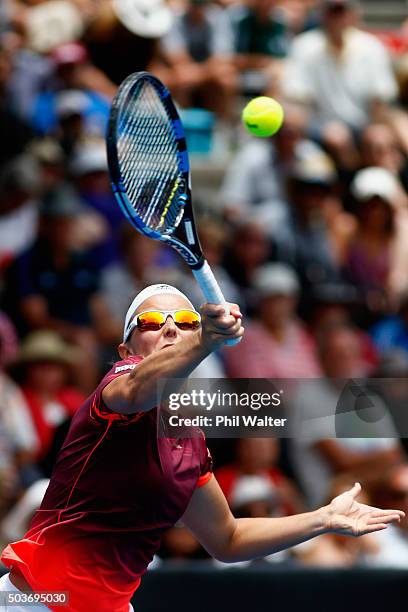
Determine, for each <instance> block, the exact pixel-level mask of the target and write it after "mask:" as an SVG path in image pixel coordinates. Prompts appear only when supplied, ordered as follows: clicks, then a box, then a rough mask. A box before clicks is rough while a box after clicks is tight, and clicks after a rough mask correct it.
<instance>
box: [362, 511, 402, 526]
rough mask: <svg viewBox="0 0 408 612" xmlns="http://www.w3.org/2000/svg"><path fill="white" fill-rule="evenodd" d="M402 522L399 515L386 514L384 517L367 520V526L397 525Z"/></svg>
mask: <svg viewBox="0 0 408 612" xmlns="http://www.w3.org/2000/svg"><path fill="white" fill-rule="evenodd" d="M400 520H401V517H400V515H399V514H386V515H383V516H375V517H371V518H369V519H367V524H368V525H376V524H378V523H384V524H385V523H386V524H388V523H396V522H399V521H400Z"/></svg>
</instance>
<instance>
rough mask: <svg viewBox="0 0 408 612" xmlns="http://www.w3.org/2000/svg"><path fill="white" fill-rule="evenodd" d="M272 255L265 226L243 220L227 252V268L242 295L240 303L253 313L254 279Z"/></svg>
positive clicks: (238, 225) (225, 261)
mask: <svg viewBox="0 0 408 612" xmlns="http://www.w3.org/2000/svg"><path fill="white" fill-rule="evenodd" d="M270 254H271V243H270V241H269V240H268V237H267V235H266V232H265V228H264V227H263V226H262V224H261V223H257V222H255V221H253V220H252V219H248V220H244V219H242V220H241V222H240V223H238V224H237V226H236V227H235V230H234V231H233V233H232V237H231V244H230V246H229V248H228V249H227V250H226V252H225V260H224V266H225V269H226V271H227V273H228V274H229V276H230V277H231V279H232V280H233V282H234V283H235V285H236V286H237V288H238V291H239V293H240V299H239V304H240V308H242V309H243V311H244V312H250V311H251V309H252V307H253V302H254V297H255V296H254V295H253V294H254V288H253V286H252V283H253V277H254V274H255V273H256V270H257V268H258V267H259V266H261V265H262V264H264V263H266V262H267V261H268V259H269V257H270Z"/></svg>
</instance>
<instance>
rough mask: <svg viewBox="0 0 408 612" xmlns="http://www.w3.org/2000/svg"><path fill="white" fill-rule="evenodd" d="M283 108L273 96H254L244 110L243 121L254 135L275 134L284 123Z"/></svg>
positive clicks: (265, 135) (264, 136)
mask: <svg viewBox="0 0 408 612" xmlns="http://www.w3.org/2000/svg"><path fill="white" fill-rule="evenodd" d="M283 119H284V113H283V108H282V106H281V105H280V104H279V102H277V101H276V100H274V99H273V98H268V97H267V96H259V97H258V98H254V99H253V100H251V101H250V102H248V104H247V105H246V107H245V108H244V110H243V111H242V121H243V123H244V125H245V127H246V128H247V130H248V131H249V132H250V133H251V134H254V136H261V137H262V138H266V137H267V136H273V135H274V134H276V132H277V131H278V130H279V129H280V128H281V125H282V123H283Z"/></svg>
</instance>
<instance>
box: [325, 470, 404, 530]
mask: <svg viewBox="0 0 408 612" xmlns="http://www.w3.org/2000/svg"><path fill="white" fill-rule="evenodd" d="M360 491H361V485H360V484H359V483H358V482H356V484H355V485H354V487H353V488H352V489H350V490H349V491H346V492H345V493H342V494H341V495H338V496H337V497H335V498H334V499H333V500H332V501H331V503H330V504H329V505H328V506H327V510H328V513H329V516H328V521H327V524H328V530H329V531H330V532H332V533H341V534H345V535H352V536H361V535H364V534H366V533H372V532H373V531H380V530H381V529H386V527H387V525H388V524H389V523H394V522H398V521H399V520H400V519H401V518H403V517H404V516H405V514H404V512H402V511H401V510H381V509H380V508H375V507H373V506H367V505H366V504H360V503H359V502H358V501H356V497H357V496H358V494H359V493H360Z"/></svg>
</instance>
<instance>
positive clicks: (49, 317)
mask: <svg viewBox="0 0 408 612" xmlns="http://www.w3.org/2000/svg"><path fill="white" fill-rule="evenodd" d="M83 213H84V208H83V206H82V205H81V203H80V202H79V201H78V199H77V198H76V197H75V194H74V193H72V190H70V189H69V188H67V187H61V188H60V189H58V190H56V191H54V192H51V193H49V194H48V195H47V197H46V198H45V199H44V202H43V209H42V231H41V234H40V236H39V238H38V240H37V241H36V243H35V244H34V245H33V247H32V248H31V249H29V250H28V251H26V252H25V253H24V254H23V255H21V256H20V257H19V258H18V259H17V260H16V262H15V267H14V269H13V271H12V272H11V273H10V277H9V282H10V283H11V282H12V281H13V287H14V289H13V297H12V299H13V300H14V306H13V305H11V304H10V310H13V311H14V312H15V313H19V314H20V316H21V320H20V321H21V325H22V326H25V329H54V330H56V331H58V332H60V333H61V334H62V335H63V337H64V338H65V339H66V340H68V341H70V342H72V343H73V344H76V345H78V346H80V347H81V348H82V351H83V352H82V354H81V358H82V359H83V361H80V360H79V361H78V363H77V368H78V371H77V375H78V376H79V377H80V380H81V387H82V389H83V390H84V391H85V392H86V391H88V390H89V389H91V388H92V387H93V386H94V385H95V380H96V377H97V373H98V356H97V347H98V339H99V341H101V342H104V343H107V344H110V343H111V342H114V341H116V340H117V339H118V338H120V331H119V329H118V327H117V326H115V324H114V322H113V321H112V320H111V318H110V316H109V313H108V310H107V307H106V305H105V302H104V301H103V299H102V297H101V295H100V293H99V275H98V272H97V271H96V270H95V269H94V268H93V267H92V266H90V265H89V264H88V263H87V260H86V254H85V253H81V252H76V251H75V249H74V247H73V244H74V238H75V236H74V230H75V227H76V225H75V223H76V220H77V219H78V218H79V217H80V216H81V215H82V214H83ZM11 289H12V288H11V285H10V286H9V293H12V292H11ZM73 296H74V297H73ZM91 325H93V326H94V328H91Z"/></svg>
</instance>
